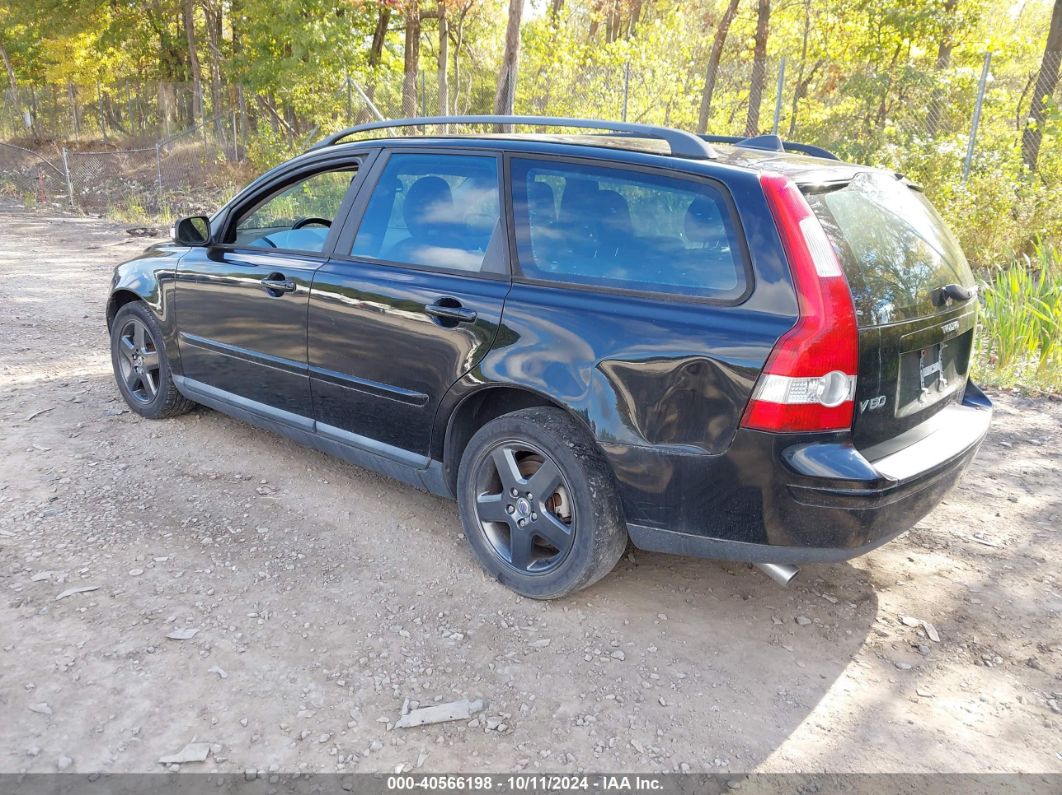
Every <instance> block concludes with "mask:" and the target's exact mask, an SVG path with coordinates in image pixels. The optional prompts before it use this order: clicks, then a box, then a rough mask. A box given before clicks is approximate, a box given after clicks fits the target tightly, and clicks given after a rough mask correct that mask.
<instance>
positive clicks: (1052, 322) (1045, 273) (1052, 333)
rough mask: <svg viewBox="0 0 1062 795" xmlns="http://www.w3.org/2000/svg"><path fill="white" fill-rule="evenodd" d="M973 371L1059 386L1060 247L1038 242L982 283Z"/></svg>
mask: <svg viewBox="0 0 1062 795" xmlns="http://www.w3.org/2000/svg"><path fill="white" fill-rule="evenodd" d="M981 292H982V299H981V334H980V337H979V347H978V351H977V374H978V376H979V377H980V378H981V379H982V380H983V381H985V382H986V383H992V384H998V385H1003V386H1022V387H1025V388H1028V389H1046V390H1050V391H1059V390H1060V389H1062V248H1060V247H1058V246H1057V245H1054V244H1049V243H1044V242H1037V243H1036V245H1035V247H1034V251H1033V254H1032V255H1031V256H1030V255H1025V256H1023V257H1022V258H1021V260H1019V261H1018V262H1015V263H1013V264H1011V265H1009V266H1008V267H1006V268H1002V269H1000V270H998V271H996V272H995V273H993V274H992V276H991V277H990V278H989V280H988V281H987V283H986V284H984V285H983V287H982V291H981Z"/></svg>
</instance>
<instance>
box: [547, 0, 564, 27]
mask: <svg viewBox="0 0 1062 795" xmlns="http://www.w3.org/2000/svg"><path fill="white" fill-rule="evenodd" d="M563 8H564V0H550V4H549V19H550V22H552V23H553V24H554V25H556V24H557V16H558V15H559V14H560V12H561V9H563Z"/></svg>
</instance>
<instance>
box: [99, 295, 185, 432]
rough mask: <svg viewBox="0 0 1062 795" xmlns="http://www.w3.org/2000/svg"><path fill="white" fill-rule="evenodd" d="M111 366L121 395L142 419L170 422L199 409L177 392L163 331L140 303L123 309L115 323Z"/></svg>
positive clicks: (115, 318) (120, 310)
mask: <svg viewBox="0 0 1062 795" xmlns="http://www.w3.org/2000/svg"><path fill="white" fill-rule="evenodd" d="M111 366H112V367H113V368H114V378H115V381H117V382H118V391H120V392H121V393H122V397H123V398H125V402H126V403H127V404H128V405H129V408H131V409H132V410H133V411H135V412H136V413H137V414H139V415H140V416H141V417H146V418H147V419H149V420H162V419H167V418H169V417H176V416H177V415H179V414H184V413H185V412H187V411H190V410H191V409H192V408H193V407H194V406H195V403H193V402H192V401H190V400H188V399H187V398H185V397H184V396H183V395H182V394H181V393H180V392H178V391H177V387H176V386H175V385H174V383H173V378H172V375H171V371H170V361H169V358H168V357H167V355H166V347H165V343H164V342H163V336H162V329H161V328H159V324H158V321H157V320H155V316H154V315H153V314H152V312H151V310H150V309H148V308H147V306H145V305H144V304H143V303H141V302H140V301H133V302H131V303H128V304H126V305H125V306H123V307H122V308H121V309H119V310H118V313H117V314H116V315H115V316H114V320H113V321H111Z"/></svg>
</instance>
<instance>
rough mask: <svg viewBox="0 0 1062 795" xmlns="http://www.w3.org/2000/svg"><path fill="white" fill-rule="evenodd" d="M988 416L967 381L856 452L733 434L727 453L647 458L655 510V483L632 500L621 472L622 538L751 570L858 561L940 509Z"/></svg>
mask: <svg viewBox="0 0 1062 795" xmlns="http://www.w3.org/2000/svg"><path fill="white" fill-rule="evenodd" d="M991 417H992V407H991V403H990V402H989V401H988V399H987V398H986V397H985V396H984V395H983V394H982V393H981V392H980V390H978V389H977V388H976V387H975V386H973V385H972V384H971V385H970V386H969V387H968V388H967V391H966V394H965V395H964V396H963V401H962V403H961V404H954V405H951V406H948V407H947V408H945V409H943V410H942V411H941V412H939V413H938V414H937V415H936V416H935V417H934V418H932V419H931V420H929V421H928V422H927V423H926V424H925V425H924V426H920V427H919V428H916V429H913V430H912V431H911V432H909V433H908V434H905V435H903V436H901V437H897V438H896V439H893V440H890V441H889V442H888V443H886V444H881V445H877V446H875V447H874V448H869V449H866V450H863V451H859V450H856V449H855V447H853V445H852V443H851V440H850V438H849V437H848V436H847V435H837V436H836V437H834V438H827V439H823V438H822V437H821V436H820V437H818V438H814V437H805V438H800V437H793V436H789V435H779V434H765V433H759V432H754V431H741V432H739V433H738V434H737V436H736V437H735V439H734V444H733V445H732V446H731V448H730V450H729V451H728V452H727V453H726V454H724V455H721V456H678V457H674V456H673V457H668V458H670V460H669V461H661V460H658V461H656V462H655V463H656V465H657V466H656V467H655V480H656V483H657V486H656V487H657V489H658V490H660V489H661V487H662V488H663V495H662V496H663V499H661V495H659V494H658V496H657V503H656V504H657V505H660V506H661V507H659V508H656V509H655V510H652V509H646V508H645V507H644V506H648V505H650V504H651V503H650V502H649V500H648V495H645V494H644V490H645V489H646V488H647V487H651V486H652V483H651V481H652V480H653V479H654V478H653V476H649V477H648V478H642V479H640V480H638V484H639V488H638V492H632V491H630V490H628V488H627V486H628V485H629V483H625V482H624V478H625V476H628V475H633V474H635V471H634V469H633V468H631V467H628V469H627V470H626V471H623V470H622V468H621V470H620V471H619V472H618V477H619V479H620V481H621V491H622V492H623V493H624V507H625V509H626V510H627V511H628V513H627V517H628V522H629V524H628V530H629V532H630V535H631V540H632V541H633V542H634V544H635V546H637V547H639V548H641V549H646V550H652V551H658V552H670V553H675V554H682V555H691V556H697V557H710V558H718V559H724V560H741V561H749V562H756V563H808V562H816V561H824V562H825V561H839V560H847V559H849V558H853V557H857V556H858V555H862V554H865V553H866V552H869V551H870V550H872V549H874V548H876V547H878V546H881V545H882V544H884V543H886V542H888V541H889V540H891V539H893V538H895V537H896V536H898V535H900V534H901V533H903V532H905V531H906V530H908V529H910V528H911V527H912V526H913V525H914V524H915V523H916V522H918V520H919V519H921V518H922V517H923V516H924V515H925V514H926V513H928V512H929V511H930V510H932V509H933V508H934V507H935V506H936V505H937V504H938V503H939V502H940V501H941V499H942V498H943V497H944V495H945V494H946V493H947V492H948V491H949V490H950V489H951V488H952V487H953V486H954V485H955V484H956V482H958V480H959V479H960V478H961V476H962V473H963V471H964V470H965V469H966V467H967V466H968V465H969V464H970V462H971V461H972V460H973V459H974V457H975V456H976V454H977V451H978V449H979V448H980V446H981V442H982V441H983V440H984V437H985V435H986V434H987V432H988V428H989V424H990V422H991ZM627 463H628V465H629V464H632V463H633V461H628V462H627ZM665 472H666V473H667V475H668V476H667V477H666V478H665V477H663V475H664V473H665ZM639 492H641V493H639ZM632 496H633V497H635V499H634V500H632V499H631V497H632Z"/></svg>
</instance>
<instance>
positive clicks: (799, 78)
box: [786, 0, 817, 138]
mask: <svg viewBox="0 0 1062 795" xmlns="http://www.w3.org/2000/svg"><path fill="white" fill-rule="evenodd" d="M810 34H811V0H804V28H803V35H802V37H801V40H800V63H799V64H798V65H797V74H796V88H795V90H794V91H793V106H792V108H791V110H790V112H789V132H788V133H787V134H786V137H787V138H792V137H793V135H794V134H795V131H796V114H797V106H798V105H799V104H800V98H801V97H802V96H803V93H802V92H801V87H802V86H803V90H804V91H807V82H810V79H809V80H808V81H807V82H805V78H804V72H805V70H806V69H807V60H808V36H809V35H810ZM816 68H817V67H816ZM813 71H814V70H813Z"/></svg>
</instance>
